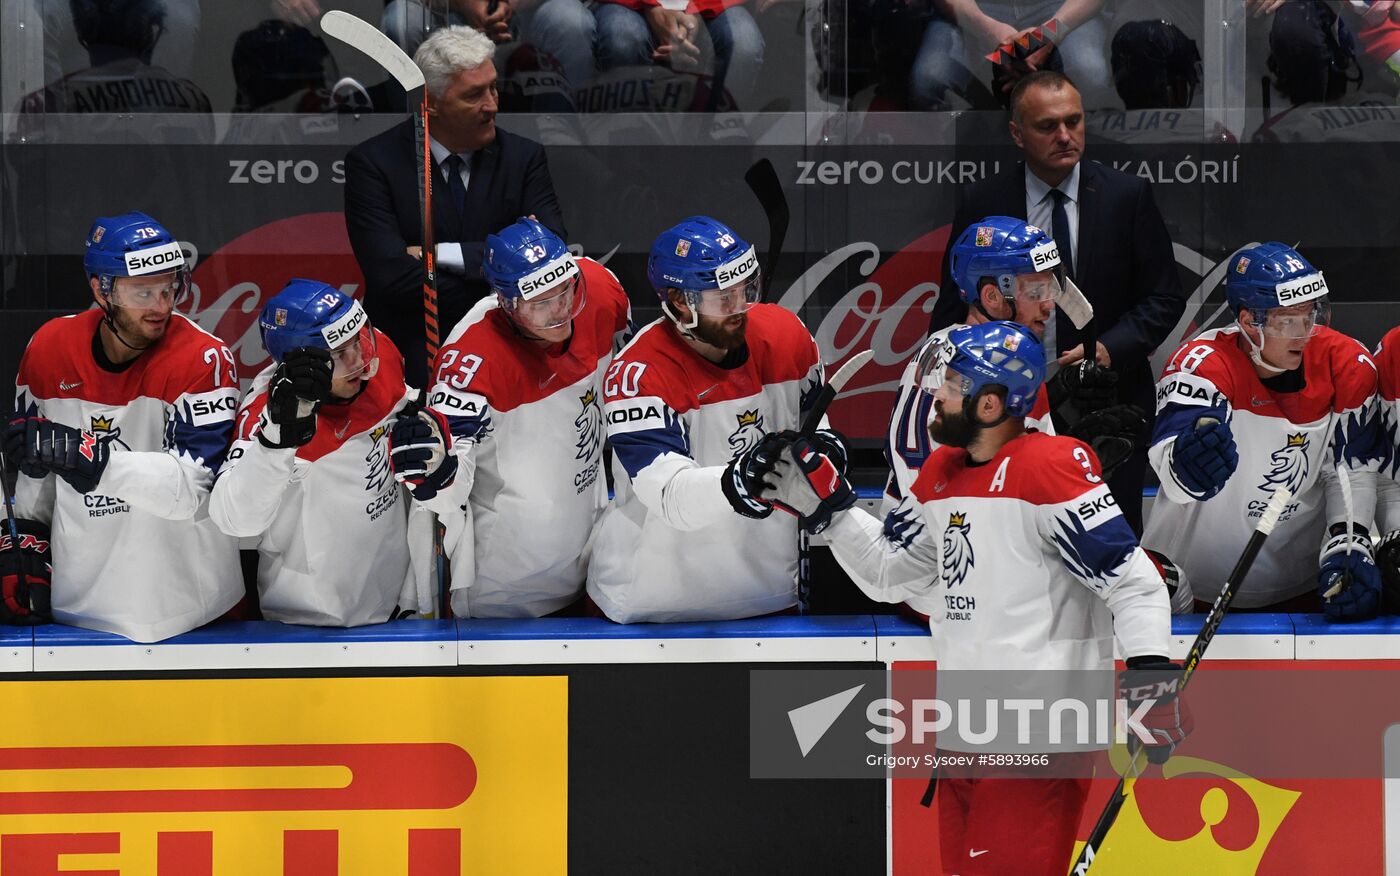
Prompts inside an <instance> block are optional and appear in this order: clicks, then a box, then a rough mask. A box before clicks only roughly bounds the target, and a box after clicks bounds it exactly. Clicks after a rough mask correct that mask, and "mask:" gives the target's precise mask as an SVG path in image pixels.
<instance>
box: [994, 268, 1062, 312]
mask: <svg viewBox="0 0 1400 876" xmlns="http://www.w3.org/2000/svg"><path fill="white" fill-rule="evenodd" d="M1008 279H1010V282H1009V283H1006V282H1005V280H1003V289H1006V288H1007V287H1009V288H1010V291H1011V293H1012V297H1014V298H1015V299H1016V303H1018V304H1028V305H1032V306H1034V305H1038V304H1044V303H1045V302H1047V301H1050V302H1056V301H1059V300H1060V298H1061V296H1063V295H1064V292H1065V290H1064V286H1062V285H1061V284H1060V278H1059V276H1057V275H1056V274H1055V272H1054V271H1040V272H1039V273H1035V274H1017V275H1015V276H1014V277H1011V278H1008Z"/></svg>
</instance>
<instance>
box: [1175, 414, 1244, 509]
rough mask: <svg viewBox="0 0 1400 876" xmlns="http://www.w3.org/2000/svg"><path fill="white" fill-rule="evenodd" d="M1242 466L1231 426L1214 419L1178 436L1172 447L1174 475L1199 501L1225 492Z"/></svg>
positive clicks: (1206, 420) (1204, 420)
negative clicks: (1238, 468) (1237, 468)
mask: <svg viewBox="0 0 1400 876" xmlns="http://www.w3.org/2000/svg"><path fill="white" fill-rule="evenodd" d="M1239 464H1240V454H1239V451H1238V450H1236V448H1235V438H1234V435H1232V434H1231V433H1230V426H1229V424H1227V423H1224V422H1221V421H1220V420H1217V419H1215V418H1214V417H1201V418H1199V419H1198V420H1196V422H1195V423H1194V424H1193V425H1192V426H1191V427H1190V428H1187V429H1184V430H1182V431H1181V432H1180V433H1179V434H1178V435H1177V436H1176V440H1175V442H1174V445H1173V447H1172V473H1173V474H1174V475H1175V476H1176V479H1177V480H1178V481H1179V482H1180V483H1181V485H1182V486H1183V487H1185V488H1186V489H1187V490H1188V491H1190V492H1191V493H1192V494H1194V495H1196V496H1197V497H1198V500H1199V501H1205V500H1206V499H1209V498H1210V497H1211V496H1214V495H1215V494H1216V493H1218V492H1220V491H1221V490H1222V489H1224V487H1225V484H1226V482H1228V481H1229V480H1230V475H1232V474H1234V473H1235V468H1236V467H1237V466H1238V465H1239Z"/></svg>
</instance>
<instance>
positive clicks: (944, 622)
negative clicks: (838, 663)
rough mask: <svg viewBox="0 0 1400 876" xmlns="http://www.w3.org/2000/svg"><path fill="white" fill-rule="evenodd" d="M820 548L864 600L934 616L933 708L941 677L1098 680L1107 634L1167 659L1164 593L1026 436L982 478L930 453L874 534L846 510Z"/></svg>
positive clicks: (863, 518)
mask: <svg viewBox="0 0 1400 876" xmlns="http://www.w3.org/2000/svg"><path fill="white" fill-rule="evenodd" d="M823 534H824V535H825V536H826V540H827V543H828V544H830V545H831V550H832V554H833V555H834V556H835V557H836V560H837V562H839V563H840V564H841V567H842V568H843V569H845V570H846V572H847V573H848V574H849V575H850V576H851V579H852V580H853V581H855V583H856V585H857V586H858V587H860V589H861V590H862V591H864V592H865V594H866V595H867V596H869V597H870V598H871V599H875V600H878V601H880V602H901V601H906V600H910V599H919V600H920V601H921V602H922V604H927V605H931V606H936V608H935V609H934V610H933V611H931V612H930V613H929V627H930V629H931V631H932V633H933V646H934V651H935V655H936V659H937V662H938V671H939V695H940V698H945V699H946V696H945V693H944V675H943V674H944V673H945V672H949V671H957V670H990V669H996V670H1015V671H1017V672H1023V671H1027V670H1094V671H1100V672H1104V671H1107V670H1109V669H1111V668H1112V666H1113V640H1114V636H1115V634H1116V635H1117V638H1118V640H1119V642H1120V643H1121V644H1122V648H1123V654H1124V656H1125V657H1138V656H1148V655H1163V656H1165V655H1166V654H1167V645H1168V639H1169V634H1170V627H1171V621H1170V611H1169V608H1168V605H1167V592H1166V588H1165V587H1164V586H1163V585H1162V579H1161V577H1160V576H1159V575H1158V574H1157V570H1156V567H1155V566H1153V564H1152V561H1151V559H1149V558H1148V556H1147V554H1146V553H1145V552H1144V551H1143V550H1142V549H1141V548H1139V547H1138V545H1137V541H1136V539H1135V538H1134V537H1133V532H1132V530H1131V529H1130V528H1129V527H1128V524H1127V522H1126V521H1125V520H1124V519H1123V515H1122V513H1121V512H1120V511H1119V509H1118V506H1117V504H1116V503H1115V501H1114V499H1113V494H1112V493H1110V492H1109V491H1108V488H1107V487H1106V486H1105V485H1104V483H1103V482H1102V479H1101V476H1100V470H1099V463H1098V460H1097V459H1096V458H1095V457H1094V454H1093V452H1092V451H1091V450H1090V449H1089V448H1088V446H1087V445H1085V444H1084V443H1082V442H1080V441H1077V440H1075V439H1073V438H1065V437H1057V436H1053V435H1044V434H1042V433H1040V432H1034V431H1030V432H1027V433H1025V434H1024V435H1021V436H1020V437H1017V438H1015V439H1013V440H1011V441H1009V442H1007V444H1006V445H1005V446H1004V447H1002V449H1001V450H1000V451H998V453H997V454H996V455H995V456H993V457H992V458H991V459H990V460H989V461H987V462H986V463H985V464H981V465H972V464H969V456H968V453H967V451H966V450H963V449H961V448H954V447H941V448H939V449H938V450H936V451H935V452H934V453H933V455H932V456H930V457H929V459H928V461H927V462H925V463H924V465H923V467H922V469H920V471H919V476H918V478H917V479H916V480H915V481H914V484H913V486H912V488H911V490H910V492H909V493H908V494H906V495H905V497H904V498H903V499H902V500H901V501H900V503H899V505H898V506H897V507H896V508H895V509H894V510H893V511H891V512H890V513H889V514H888V515H886V517H885V519H884V523H883V525H882V524H881V522H880V521H879V520H878V519H877V518H875V517H873V516H871V515H870V514H868V513H866V512H865V511H863V510H862V509H860V508H852V509H850V510H849V511H846V512H843V513H841V514H838V515H836V517H835V519H834V520H833V522H832V524H831V525H830V526H829V527H827V529H826V530H825V532H824V533H823ZM1041 678H1042V679H1043V678H1047V677H1046V676H1041ZM1062 680H1063V679H1062ZM1037 683H1038V684H1040V682H1039V681H1038V682H1037ZM1046 683H1048V682H1046ZM1038 695H1039V696H1045V699H1046V700H1047V701H1048V700H1049V699H1051V697H1050V696H1047V695H1046V694H1045V693H1044V690H1043V689H1042V690H1041V692H1040V693H1039V694H1038ZM939 746H940V747H949V746H947V745H945V741H944V738H943V737H942V736H941V735H940V737H939ZM1088 747H1094V746H1088Z"/></svg>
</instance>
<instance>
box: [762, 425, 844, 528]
mask: <svg viewBox="0 0 1400 876" xmlns="http://www.w3.org/2000/svg"><path fill="white" fill-rule="evenodd" d="M774 473H775V474H776V475H777V479H776V482H775V483H774V485H773V487H772V488H771V489H765V490H764V492H763V498H764V499H767V500H769V501H771V502H773V503H774V504H776V505H778V506H779V507H781V508H784V509H789V510H791V511H794V512H796V514H797V516H798V522H799V523H800V524H801V526H802V528H803V529H805V530H806V531H807V532H809V533H811V534H813V535H815V534H817V533H818V532H821V531H822V530H823V529H826V527H827V526H828V525H830V523H831V518H832V516H833V515H834V514H836V513H837V512H838V511H845V510H846V509H847V508H849V507H851V506H852V505H854V504H855V503H856V494H855V491H854V490H852V489H851V485H850V483H848V482H847V481H846V477H845V475H843V474H841V472H840V471H839V470H838V469H837V468H836V464H835V463H834V462H832V461H831V460H830V459H829V458H828V457H826V456H825V455H824V454H822V453H821V452H820V451H819V450H817V448H816V447H814V446H812V442H810V441H808V440H807V439H806V438H798V439H797V440H796V441H795V442H794V443H793V444H792V446H791V447H789V448H788V450H787V452H786V453H784V454H783V455H782V456H781V457H780V458H779V459H778V462H777V465H776V467H775V469H774Z"/></svg>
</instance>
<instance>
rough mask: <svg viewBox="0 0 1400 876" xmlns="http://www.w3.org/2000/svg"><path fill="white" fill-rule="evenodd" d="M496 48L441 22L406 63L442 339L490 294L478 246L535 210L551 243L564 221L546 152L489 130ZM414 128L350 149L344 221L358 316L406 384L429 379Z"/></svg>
mask: <svg viewBox="0 0 1400 876" xmlns="http://www.w3.org/2000/svg"><path fill="white" fill-rule="evenodd" d="M494 52H495V44H494V43H492V42H491V40H489V39H488V38H486V37H485V36H483V35H482V34H481V33H479V32H478V31H475V30H472V29H471V28H468V27H444V28H439V29H438V30H436V31H434V32H433V34H432V36H430V37H428V39H427V40H425V41H424V42H423V44H422V45H421V46H419V48H418V51H417V53H415V54H414V57H413V60H414V62H415V63H417V64H418V66H419V67H420V68H421V69H422V70H423V75H424V78H425V79H426V80H427V87H428V100H429V132H430V134H431V135H432V143H431V148H432V152H433V160H434V161H435V162H436V163H437V165H438V167H437V170H438V177H437V180H436V181H435V183H434V185H433V236H434V239H435V240H436V241H437V247H436V252H437V265H436V267H437V278H438V312H439V314H440V319H441V322H440V332H441V337H442V339H443V340H446V339H447V336H448V334H449V333H450V332H451V331H452V327H453V326H455V325H456V324H457V323H458V321H460V320H461V319H462V317H463V316H465V315H466V313H467V310H468V309H469V308H470V307H471V305H472V304H473V303H474V302H476V301H477V299H479V298H481V297H482V296H483V295H485V294H486V293H487V286H486V280H485V278H484V276H483V275H482V272H481V262H482V255H483V250H484V247H485V244H484V241H485V240H486V235H487V234H493V233H495V232H497V231H499V230H500V229H502V228H504V227H505V226H507V225H509V224H511V223H512V222H514V221H515V220H516V219H518V218H520V217H521V216H531V215H533V216H534V217H535V218H536V219H538V220H539V221H540V222H541V223H543V224H544V225H545V226H546V227H548V228H549V229H550V230H551V231H554V232H555V233H556V234H558V235H559V236H560V237H564V236H565V231H564V217H563V215H562V214H561V212H560V209H559V200H558V198H557V197H555V194H554V183H553V182H552V181H551V180H550V178H549V166H548V164H546V162H545V154H544V147H543V146H541V145H540V144H539V143H536V142H535V141H533V140H529V139H526V138H525V137H519V136H516V135H514V134H511V133H509V132H507V131H500V130H497V128H496V68H495V65H494V64H492V62H491V58H492V55H493V54H494ZM415 148H416V147H415V145H414V142H413V125H412V123H411V122H404V123H403V124H401V125H398V126H397V127H394V128H391V129H390V130H388V131H385V132H384V133H383V134H380V135H379V136H377V137H371V138H370V139H369V140H366V141H365V142H363V143H361V144H360V145H358V146H356V147H355V148H354V149H352V150H351V151H350V154H349V155H348V156H347V157H346V161H345V225H346V228H347V229H348V230H349V232H350V245H351V247H352V248H353V249H354V251H355V259H356V260H357V261H358V262H359V263H360V270H361V271H362V272H363V273H364V275H365V297H364V306H365V311H366V312H367V313H368V314H369V317H370V319H371V320H372V321H373V322H374V325H375V327H376V328H378V329H380V330H381V331H383V332H384V333H385V334H387V335H388V336H389V337H390V338H391V339H393V341H394V343H395V344H397V345H398V347H399V350H401V351H402V352H403V354H404V359H405V363H406V365H407V373H406V377H407V380H408V382H409V384H411V385H413V386H418V387H423V386H425V385H426V382H427V380H428V362H427V354H426V353H425V351H424V333H423V263H422V261H421V260H420V256H421V244H422V239H423V237H422V234H423V232H422V227H423V226H422V221H421V218H420V216H421V214H420V209H419V206H418V170H417V163H416V160H415Z"/></svg>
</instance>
